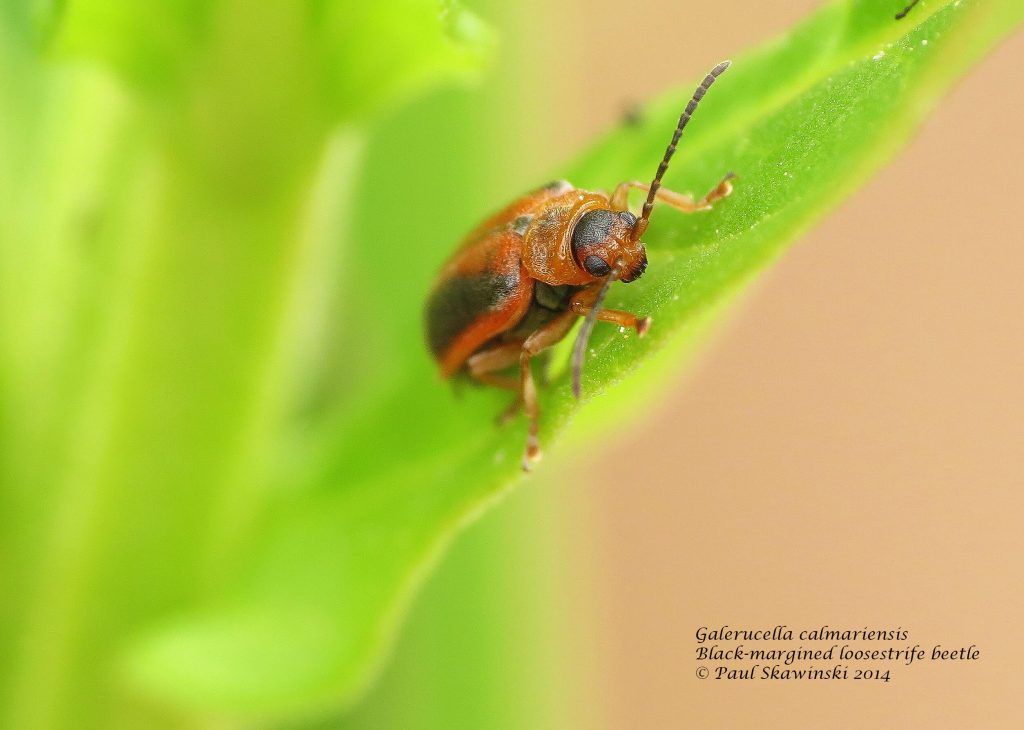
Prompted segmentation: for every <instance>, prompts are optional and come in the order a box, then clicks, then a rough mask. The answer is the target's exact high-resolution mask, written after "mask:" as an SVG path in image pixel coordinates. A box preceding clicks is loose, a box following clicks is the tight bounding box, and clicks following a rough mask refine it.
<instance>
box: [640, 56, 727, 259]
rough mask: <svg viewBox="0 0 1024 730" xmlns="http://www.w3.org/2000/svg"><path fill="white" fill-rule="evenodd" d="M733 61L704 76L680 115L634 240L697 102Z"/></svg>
mask: <svg viewBox="0 0 1024 730" xmlns="http://www.w3.org/2000/svg"><path fill="white" fill-rule="evenodd" d="M730 63H732V61H722V62H721V63H720V64H718V65H717V66H715V67H714V68H713V69H711V73H709V74H708V75H707V76H705V77H704V80H703V81H701V82H700V86H698V87H697V90H696V91H694V92H693V97H692V98H691V99H690V102H689V103H688V104H687V105H686V109H684V110H683V113H682V114H680V115H679V123H678V124H677V125H676V131H675V132H674V133H673V134H672V141H671V142H670V143H669V145H668V149H666V150H665V156H664V157H663V158H662V160H661V164H660V165H658V173H657V174H656V175H655V176H654V182H652V183H651V189H650V190H649V191H648V193H647V200H646V201H645V202H644V210H643V214H642V215H641V216H640V220H639V221H637V224H636V226H635V227H634V228H633V231H634V235H633V240H637V239H639V238H640V236H641V235H642V234H643V232H644V231H645V230H646V229H647V221H649V220H650V218H651V210H652V209H653V208H654V197H655V196H656V195H657V194H658V188H660V187H661V178H662V176H663V175H664V174H665V170H667V169H668V163H669V160H671V159H672V155H674V154H675V153H676V145H677V144H678V143H679V137H680V136H682V134H683V129H684V128H685V127H686V125H687V123H688V122H689V121H690V117H691V116H693V112H694V111H696V109H697V104H698V103H699V102H700V100H701V99H703V98H704V94H706V93H707V91H708V89H709V88H711V84H713V83H715V79H717V78H718V77H719V76H721V75H722V74H723V73H725V69H727V68H729V64H730Z"/></svg>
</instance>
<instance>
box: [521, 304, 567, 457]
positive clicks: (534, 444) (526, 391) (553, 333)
mask: <svg viewBox="0 0 1024 730" xmlns="http://www.w3.org/2000/svg"><path fill="white" fill-rule="evenodd" d="M575 323H576V313H575V312H565V313H564V314H560V315H558V316H557V317H555V318H554V319H553V320H551V321H550V322H548V323H547V324H545V325H544V326H543V327H541V328H540V329H539V330H537V331H536V332H534V333H533V334H532V335H530V336H529V337H527V338H526V342H524V343H523V347H522V351H521V352H520V354H519V377H520V382H521V388H522V390H521V393H522V399H523V410H525V411H526V417H527V418H528V419H529V420H530V430H529V433H528V434H527V437H526V453H525V454H523V469H524V470H525V471H529V470H530V464H531V463H533V462H535V461H537V459H539V458H540V442H539V441H538V439H537V433H538V431H539V428H540V407H539V405H538V404H537V386H536V385H535V384H534V382H533V371H532V370H530V360H531V359H532V358H533V357H535V356H536V355H538V354H539V353H540V352H541V351H543V350H546V349H547V348H549V347H551V346H552V345H554V344H555V343H556V342H558V341H559V340H561V339H562V338H563V337H565V336H566V335H567V334H568V333H569V330H571V329H572V326H573V325H574V324H575Z"/></svg>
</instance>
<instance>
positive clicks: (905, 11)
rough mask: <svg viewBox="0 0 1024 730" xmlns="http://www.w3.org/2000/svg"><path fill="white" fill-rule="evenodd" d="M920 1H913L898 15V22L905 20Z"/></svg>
mask: <svg viewBox="0 0 1024 730" xmlns="http://www.w3.org/2000/svg"><path fill="white" fill-rule="evenodd" d="M918 1H919V0H911V2H910V4H909V5H907V7H905V8H903V10H901V11H899V12H898V13H896V20H903V19H904V18H905V17H907V13H909V12H910V11H911V10H913V9H914V6H915V5H917V3H918Z"/></svg>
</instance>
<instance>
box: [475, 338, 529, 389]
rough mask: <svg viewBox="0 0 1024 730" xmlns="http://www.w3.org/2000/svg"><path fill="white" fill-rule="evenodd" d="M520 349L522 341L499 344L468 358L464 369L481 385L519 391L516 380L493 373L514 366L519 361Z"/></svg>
mask: <svg viewBox="0 0 1024 730" xmlns="http://www.w3.org/2000/svg"><path fill="white" fill-rule="evenodd" d="M522 349H523V341H522V340H510V341H508V342H501V343H499V344H497V345H495V346H493V347H489V348H487V349H486V350H481V351H480V352H478V353H476V354H475V355H473V356H472V357H470V358H469V359H468V360H466V368H467V369H468V370H469V374H470V375H471V376H472V377H474V378H476V379H477V380H479V381H480V382H481V383H486V384H487V385H496V386H498V387H499V388H505V389H506V390H519V380H518V379H517V378H514V377H503V376H501V375H495V374H494V373H495V372H497V371H498V370H504V369H505V368H510V367H512V366H513V365H515V364H516V363H517V362H518V361H519V353H520V352H521V351H522Z"/></svg>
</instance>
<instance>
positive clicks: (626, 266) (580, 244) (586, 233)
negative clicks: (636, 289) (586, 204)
mask: <svg viewBox="0 0 1024 730" xmlns="http://www.w3.org/2000/svg"><path fill="white" fill-rule="evenodd" d="M636 225H637V220H636V216H635V215H633V214H632V213H630V212H629V211H627V210H624V211H616V210H609V209H606V208H599V209H597V210H590V211H587V212H586V213H584V214H583V215H582V216H581V217H580V219H579V220H578V221H577V222H576V227H575V228H573V231H572V254H573V256H574V257H575V258H576V263H577V264H578V265H579V266H580V267H581V268H582V269H583V270H584V271H586V272H587V273H588V274H590V275H591V276H593V277H596V278H602V277H605V276H608V274H610V273H611V272H612V267H614V266H615V262H616V261H621V266H622V269H621V271H622V273H621V274H620V276H619V281H624V282H630V281H634V280H636V279H639V278H640V275H641V274H643V273H644V269H646V268H647V251H645V250H644V245H643V243H641V242H640V241H639V240H637V239H636V237H635V228H636Z"/></svg>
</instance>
